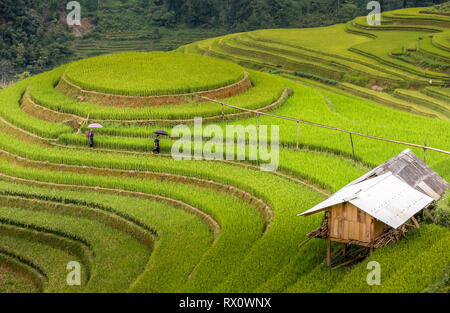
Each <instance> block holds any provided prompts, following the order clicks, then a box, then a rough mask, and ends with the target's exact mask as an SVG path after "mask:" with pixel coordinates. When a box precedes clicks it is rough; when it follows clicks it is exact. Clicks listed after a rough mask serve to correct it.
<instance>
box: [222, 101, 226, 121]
mask: <svg viewBox="0 0 450 313" xmlns="http://www.w3.org/2000/svg"><path fill="white" fill-rule="evenodd" d="M222 120H223V121H225V112H224V111H223V104H222Z"/></svg>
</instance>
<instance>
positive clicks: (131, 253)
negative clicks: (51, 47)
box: [0, 25, 450, 292]
mask: <svg viewBox="0 0 450 313" xmlns="http://www.w3.org/2000/svg"><path fill="white" fill-rule="evenodd" d="M345 27H346V26H345V25H337V26H333V27H330V28H329V29H328V30H330V31H331V32H335V33H331V34H330V38H329V40H330V42H329V44H330V45H331V46H329V49H330V50H326V49H327V48H326V47H325V46H323V47H319V46H315V41H314V37H312V38H311V37H308V38H309V39H308V38H306V37H304V38H305V40H304V42H303V43H300V42H299V41H298V40H295V38H297V37H296V36H297V35H298V33H300V32H307V31H308V30H299V31H297V30H270V31H257V32H254V33H250V34H237V35H232V36H228V37H224V38H220V39H211V40H209V41H207V42H199V43H196V44H194V45H191V46H188V47H184V48H182V49H181V50H182V51H185V52H204V53H207V54H213V55H215V56H225V55H226V56H227V57H229V58H231V59H233V60H235V61H238V63H240V64H242V63H244V64H245V65H246V66H252V67H253V65H256V64H263V63H264V65H261V67H266V68H272V66H273V67H274V68H277V70H279V71H282V70H283V71H285V72H284V73H285V74H286V75H288V74H292V73H293V72H295V71H303V72H304V71H306V69H317V68H319V66H320V70H321V71H322V70H323V73H328V72H329V71H330V72H331V71H333V73H334V74H333V75H337V76H336V77H335V78H336V79H339V75H341V74H343V75H345V74H344V73H347V72H348V68H351V69H352V71H355V72H358V73H363V72H365V71H367V73H368V75H369V74H370V75H374V76H377V79H378V80H380V81H382V80H387V81H390V82H392V84H398V86H399V87H400V86H402V87H403V88H397V89H406V88H405V86H403V84H404V83H405V82H406V81H407V80H409V79H411V81H413V80H414V81H416V82H418V84H421V83H422V81H426V79H428V76H427V75H428V74H429V73H430V71H428V70H422V69H417V72H414V73H410V72H407V71H405V70H404V69H403V68H401V67H399V68H396V69H393V70H390V71H387V70H385V69H386V67H385V66H384V65H382V64H381V63H377V62H376V61H375V60H374V59H371V57H368V56H359V55H358V57H356V55H357V54H354V53H353V52H351V51H349V50H348V48H349V46H350V45H352V44H355V40H356V41H357V43H358V44H360V45H364V44H367V43H371V42H372V40H373V39H370V38H368V37H362V36H360V35H356V34H351V33H345V32H344V31H345ZM436 27H438V28H439V27H440V26H436ZM311 31H312V32H318V34H319V33H320V30H311ZM340 32H344V34H345V36H343V37H342V41H341V42H339V43H338V42H332V39H333V38H336V37H337V34H338V33H340ZM361 32H366V30H361ZM373 32H377V31H373ZM280 34H286V37H283V36H280ZM414 34H415V33H414ZM276 38H278V39H279V41H277V40H275V39H276ZM408 38H409V37H408ZM266 45H267V46H266ZM333 47H334V48H333ZM231 50H233V51H234V52H233V53H230V51H231ZM319 50H321V52H318V51H319ZM333 53H335V54H338V53H339V56H336V57H335V56H334V55H333ZM135 58H138V59H141V61H142V64H141V63H139V62H141V61H139V62H138V61H136V59H135ZM153 58H155V59H159V60H164V64H159V65H158V66H159V67H161V68H162V69H161V72H159V70H158V68H153V67H152V66H155V64H148V63H149V61H144V60H152V59H153ZM303 58H304V60H306V61H305V62H302V63H300V64H299V65H298V64H297V63H298V60H299V59H302V60H303ZM266 59H267V60H266ZM336 59H338V60H339V62H338V63H336V62H334V61H333V60H336ZM129 60H134V61H133V62H131V63H132V65H130V64H129V63H128V61H129ZM359 60H365V61H366V62H367V63H365V62H360V61H359ZM135 61H136V62H135ZM102 62H104V63H102ZM107 62H112V63H108V64H109V65H105V64H107ZM183 62H186V64H185V65H186V67H184V65H183V64H184V63H183ZM195 62H198V63H197V64H208V68H207V69H204V68H198V69H195V66H196V63H195ZM257 62H260V63H257ZM266 62H267V63H266ZM282 62H285V63H282ZM393 62H394V61H393ZM395 62H397V61H395ZM279 64H280V65H281V66H280V67H278V65H279ZM374 64H377V66H373V65H374ZM79 65H82V66H79ZM146 65H149V66H148V67H147V68H145V66H146ZM291 65H292V68H287V66H291ZM297 65H298V66H299V67H296V66H297ZM177 66H178V67H181V69H182V71H186V72H185V74H184V75H174V74H177V73H179V72H175V73H174V72H171V70H170V69H173V68H175V67H177ZM256 67H258V66H256ZM405 67H407V66H405ZM130 69H131V70H130ZM164 70H166V71H167V72H165V73H164ZM143 72H145V73H146V75H145V76H146V77H145V79H146V84H144V85H141V82H142V80H141V79H140V78H138V76H134V75H138V74H139V73H141V74H142V73H143ZM163 73H164V74H163ZM102 75H104V78H102ZM126 75H129V76H126ZM171 75H172V76H171ZM434 75H436V77H438V78H437V79H436V81H437V82H438V83H439V84H441V83H442V84H443V83H444V81H446V79H447V78H446V76H445V74H443V73H438V72H436V73H434V74H433V77H434ZM92 77H96V79H91V78H92ZM244 77H247V79H248V82H249V85H248V86H247V87H246V88H240V87H239V85H236V82H238V81H240V80H242V79H243V78H244ZM65 78H66V79H67V80H69V81H70V82H71V84H72V85H73V86H75V87H79V88H80V89H77V90H85V91H92V92H98V93H103V94H106V95H107V96H110V97H111V98H113V97H118V96H129V97H133V99H134V98H145V97H149V96H155V95H158V96H161V95H162V96H169V97H175V96H176V95H177V94H179V93H188V94H189V97H190V99H191V100H190V101H186V102H182V103H176V104H167V103H165V104H163V105H140V104H139V103H138V104H136V103H134V104H133V105H131V106H123V107H117V106H115V105H108V103H107V102H99V103H95V102H93V101H92V102H90V101H88V100H87V99H86V98H85V97H84V96H83V95H82V94H76V93H73V92H70V90H69V89H67V88H59V87H58V86H59V85H60V83H61V81H62V80H64V79H65ZM164 78H166V79H164ZM168 78H170V79H168ZM122 80H123V84H122ZM146 86H147V87H146ZM148 86H150V87H148ZM224 87H229V88H230V90H231V92H232V93H231V94H229V95H228V96H227V95H223V94H217V95H216V97H215V98H217V99H219V100H220V101H224V102H226V103H230V104H233V105H236V106H239V107H242V108H247V109H252V110H260V111H264V112H272V113H275V114H279V115H284V116H289V117H292V118H301V119H303V120H307V121H311V122H317V123H321V124H326V125H330V126H334V127H340V128H343V129H347V130H351V131H356V132H361V133H366V134H370V135H373V136H380V137H387V138H392V139H396V140H402V141H407V142H411V143H416V144H423V142H424V141H425V140H426V141H427V143H428V145H430V146H433V147H438V148H440V149H444V150H450V124H449V123H448V121H446V120H445V118H443V117H442V118H441V119H439V118H436V117H434V116H433V114H434V113H436V112H437V110H434V109H435V108H436V107H432V108H430V107H428V109H429V111H427V112H429V113H430V114H428V116H422V115H418V114H411V113H408V112H403V111H399V110H397V109H395V108H391V107H386V106H384V105H381V104H379V103H376V102H373V101H372V100H369V99H365V98H361V97H358V96H356V95H353V94H351V93H347V92H345V91H343V90H342V89H340V88H339V86H335V87H330V86H327V85H322V84H320V83H317V82H315V81H310V80H307V79H301V78H298V81H294V80H292V79H287V78H283V77H280V76H275V75H271V74H267V73H262V72H259V71H256V70H252V69H248V68H246V67H243V66H242V65H237V64H235V63H231V62H230V61H225V60H220V59H214V58H210V57H205V56H198V55H182V54H180V53H179V52H178V53H175V52H170V53H167V54H163V53H157V54H145V53H144V54H118V55H111V56H108V57H99V58H93V59H88V60H85V61H81V63H73V64H69V65H66V66H62V67H60V68H56V69H54V70H53V71H50V72H47V73H44V74H40V75H37V76H34V77H31V78H28V79H25V80H23V81H21V82H19V83H17V84H15V85H13V86H11V87H9V88H7V89H4V90H1V91H0V152H1V153H0V264H1V266H0V286H1V287H0V292H16V291H20V292H36V291H37V292H257V291H259V292H385V291H390V292H420V291H422V290H424V289H426V288H428V287H429V286H431V285H432V284H434V283H435V282H436V281H437V280H438V279H440V275H441V273H442V272H443V271H444V270H445V269H446V268H447V267H448V265H449V262H450V260H449V254H448V249H447V247H448V243H449V240H450V233H449V231H448V229H447V228H443V227H440V226H437V225H424V226H423V227H421V228H420V229H417V230H415V231H413V232H410V233H409V234H408V236H407V237H406V238H405V239H404V240H402V241H400V242H398V243H396V244H394V245H391V246H388V247H386V248H382V249H379V250H377V251H376V252H375V253H374V254H373V255H372V256H371V257H369V258H368V259H366V260H364V261H363V262H361V263H358V264H356V265H354V266H351V267H344V268H340V269H337V270H329V269H326V268H325V267H324V266H323V262H324V259H325V249H324V245H325V243H324V242H323V241H320V240H317V241H311V242H310V243H309V244H308V245H306V246H304V247H302V248H298V244H299V243H300V242H302V241H303V240H304V239H305V235H306V234H307V233H309V232H310V231H312V230H314V229H315V228H316V227H317V226H318V225H319V224H320V223H321V220H322V216H321V215H320V214H319V215H316V216H312V217H309V218H298V217H296V216H295V215H296V214H298V213H300V212H302V211H304V210H307V209H309V208H311V207H312V206H314V205H315V204H317V203H318V202H320V201H321V200H323V199H324V198H325V197H326V196H327V195H329V194H330V193H332V192H334V191H337V190H338V189H340V188H341V187H342V186H344V185H346V184H347V183H348V182H349V181H351V180H353V179H356V178H357V177H359V176H361V175H362V174H363V173H365V172H366V171H368V170H369V169H370V168H372V167H373V166H375V165H377V164H379V163H382V162H384V161H386V160H387V159H389V158H391V157H392V156H394V155H396V154H398V153H400V152H401V151H402V150H404V148H405V147H403V146H399V145H396V144H393V143H386V142H381V141H374V140H372V139H368V138H363V137H357V138H354V144H355V149H356V150H355V152H356V156H357V161H356V162H355V161H353V158H352V149H351V145H350V141H349V138H348V134H345V133H338V132H333V131H331V130H327V129H320V128H314V127H313V126H307V125H302V126H301V128H300V144H299V147H298V148H297V146H296V142H297V123H295V122H292V121H281V120H278V119H275V118H273V117H269V116H261V117H260V118H259V119H258V118H257V116H256V115H255V114H253V113H248V112H247V113H246V114H242V112H241V111H240V110H238V109H232V108H228V107H225V109H224V111H223V112H222V108H221V106H220V105H218V104H217V103H215V102H212V101H210V102H202V101H195V100H194V99H196V96H195V95H194V94H196V93H201V92H209V91H211V90H213V89H215V88H216V89H217V88H219V89H220V88H224ZM347 87H348V88H353V87H352V84H349V85H347ZM358 88H362V89H363V88H364V87H361V86H359V87H358ZM355 90H356V87H355ZM425 91H427V93H426V95H425ZM398 92H401V91H398ZM405 94H406V96H409V97H415V98H420V100H421V101H423V103H425V102H428V101H430V98H432V99H433V103H434V104H435V105H436V106H444V105H445V103H446V94H447V89H445V88H443V87H442V86H441V85H439V86H432V87H429V86H427V88H426V89H424V90H423V92H422V90H421V91H417V90H414V91H409V89H406V91H405ZM389 96H391V97H396V94H395V93H394V94H393V95H389ZM396 99H397V98H396ZM94 100H95V99H94ZM402 101H404V100H402V99H401V98H398V103H399V105H400V104H402V103H403V102H402ZM404 102H407V101H404ZM421 103H422V102H421ZM419 104H420V103H419V102H418V103H417V106H418V109H417V110H418V111H419V110H420V108H421V107H422V106H420V105H419ZM423 106H425V105H424V104H423ZM431 111H432V112H431ZM414 113H417V112H414ZM440 113H442V116H445V114H444V113H443V112H440ZM199 116H201V117H203V118H204V125H203V127H207V126H208V125H209V124H211V123H214V124H217V125H218V126H219V127H221V128H223V129H226V126H227V125H235V124H242V125H244V126H248V125H255V126H256V125H257V124H258V121H259V123H260V124H261V125H279V126H280V131H279V137H280V144H281V149H280V163H279V167H278V170H277V171H274V172H264V171H260V170H259V166H258V165H260V163H262V161H261V160H255V161H251V162H250V161H241V162H237V161H236V162H235V161H206V160H203V161H188V160H182V161H176V160H174V159H172V158H171V157H170V155H169V153H170V148H171V146H172V143H173V142H174V140H173V139H169V138H163V140H162V144H161V150H162V151H161V152H162V153H161V155H152V154H151V153H150V151H151V149H152V133H153V131H154V130H155V129H165V130H167V131H168V132H169V133H170V132H171V131H172V126H173V125H177V124H180V123H185V124H187V125H189V127H194V126H192V122H193V119H194V117H199ZM439 117H441V116H439ZM92 122H100V123H101V124H102V125H103V126H104V127H103V128H102V129H99V130H97V131H96V136H95V139H94V140H95V148H94V149H89V148H88V145H87V139H86V138H85V135H84V132H85V131H86V126H87V124H88V123H92ZM260 139H264V138H260ZM204 144H205V143H204V142H203V143H201V145H204ZM198 148H199V147H198V146H197V147H195V146H194V150H195V149H198ZM200 148H201V146H200ZM413 151H414V152H415V153H416V154H417V155H419V156H423V151H422V150H421V149H416V148H413ZM427 163H428V164H429V165H430V166H431V167H432V168H433V169H435V170H436V171H437V172H438V173H439V174H440V175H441V176H442V177H444V178H445V179H446V180H450V166H449V164H450V157H448V155H445V154H439V153H434V152H428V154H427ZM334 248H338V247H337V246H335V247H334ZM416 250H420V251H421V253H415V252H414V251H416ZM371 260H377V261H379V262H380V263H381V266H382V267H383V268H385V269H386V273H385V274H384V275H385V276H383V277H385V278H383V282H382V289H380V288H371V287H370V286H368V285H367V284H365V277H366V265H367V262H369V261H371ZM402 260H407V264H406V265H405V264H404V263H403V262H402ZM70 261H77V262H79V263H80V264H81V269H82V277H81V285H79V286H69V285H68V284H67V283H66V276H67V274H68V271H67V269H66V265H67V263H68V262H70ZM413 277H414V278H413Z"/></svg>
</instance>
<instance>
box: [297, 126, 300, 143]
mask: <svg viewBox="0 0 450 313" xmlns="http://www.w3.org/2000/svg"><path fill="white" fill-rule="evenodd" d="M299 145H300V122H297V149H298V147H299Z"/></svg>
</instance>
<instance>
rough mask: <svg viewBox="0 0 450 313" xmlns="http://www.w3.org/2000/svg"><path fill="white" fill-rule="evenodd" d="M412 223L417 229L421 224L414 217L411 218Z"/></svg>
mask: <svg viewBox="0 0 450 313" xmlns="http://www.w3.org/2000/svg"><path fill="white" fill-rule="evenodd" d="M411 221H413V223H414V225H416V227H417V228H419V227H420V225H419V222H418V221H417V220H416V218H415V217H414V216H411Z"/></svg>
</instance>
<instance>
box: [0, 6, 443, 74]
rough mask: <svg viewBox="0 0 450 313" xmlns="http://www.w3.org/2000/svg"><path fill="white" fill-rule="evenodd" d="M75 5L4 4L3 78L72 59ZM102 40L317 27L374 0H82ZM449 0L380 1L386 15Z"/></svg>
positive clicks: (360, 11)
mask: <svg viewBox="0 0 450 313" xmlns="http://www.w3.org/2000/svg"><path fill="white" fill-rule="evenodd" d="M68 2H69V0H46V1H36V0H0V34H1V41H0V79H3V80H5V79H7V78H10V77H12V76H14V75H16V73H23V72H30V73H37V72H41V71H43V70H46V69H49V68H52V67H54V66H56V65H59V64H61V63H64V62H66V61H68V60H70V57H71V55H73V51H71V41H72V40H74V39H75V37H74V36H73V34H72V31H71V30H70V29H69V27H68V26H67V25H66V24H65V23H64V14H65V13H67V12H68V11H67V10H66V5H67V3H68ZM78 2H79V3H80V4H81V8H82V17H89V18H90V21H91V22H92V23H93V25H94V28H93V30H92V31H91V32H92V33H94V34H95V35H96V36H97V38H101V36H102V34H104V33H107V32H111V31H132V32H133V31H136V32H137V31H140V30H142V29H146V30H149V29H154V30H155V31H154V32H153V33H154V34H155V36H159V32H158V28H160V27H164V28H166V29H176V28H181V27H184V28H208V29H211V28H214V29H215V28H217V29H219V28H220V29H223V30H225V32H238V31H248V30H254V29H259V28H276V27H313V26H325V25H331V24H335V23H339V22H345V21H348V20H350V19H352V18H354V17H356V16H360V15H365V14H367V12H368V11H367V9H366V6H367V2H368V0H309V1H308V0H185V1H180V0H78ZM443 2H446V0H380V3H381V6H382V10H394V9H399V8H403V7H414V6H428V5H433V4H439V3H443Z"/></svg>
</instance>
